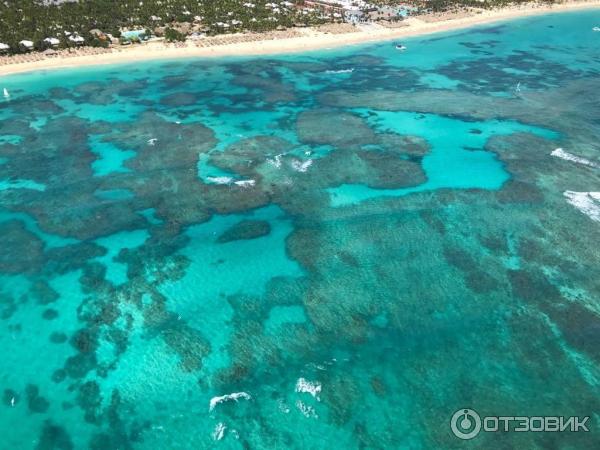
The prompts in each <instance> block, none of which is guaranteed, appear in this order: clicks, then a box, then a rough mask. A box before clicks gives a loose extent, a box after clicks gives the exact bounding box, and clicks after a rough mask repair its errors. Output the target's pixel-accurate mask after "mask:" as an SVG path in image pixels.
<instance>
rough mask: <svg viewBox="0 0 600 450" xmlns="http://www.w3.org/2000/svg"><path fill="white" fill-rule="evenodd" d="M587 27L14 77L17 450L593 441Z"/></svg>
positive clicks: (582, 444) (6, 339)
mask: <svg viewBox="0 0 600 450" xmlns="http://www.w3.org/2000/svg"><path fill="white" fill-rule="evenodd" d="M594 26H600V11H597V10H591V11H585V12H577V13H563V14H554V15H546V16H539V17H535V18H527V19H522V20H516V21H512V22H506V23H497V24H493V25H488V26H482V27H474V28H470V29H465V30H460V31H456V32H453V33H447V34H434V35H428V36H422V37H418V38H411V39H407V40H405V41H404V42H403V43H404V44H405V45H406V46H407V47H408V49H407V51H405V52H399V51H397V50H396V49H395V48H394V43H392V42H382V43H378V44H375V45H368V46H353V47H345V48H339V49H333V50H325V51H319V52H311V53H305V54H295V55H283V56H268V57H260V58H229V59H195V60H177V61H155V62H143V63H137V64H128V65H118V66H100V67H87V68H81V69H69V70H58V71H49V72H44V73H31V74H22V75H16V76H8V77H3V78H0V87H1V88H6V89H8V90H9V92H10V98H7V99H2V100H1V101H0V249H1V250H0V325H1V326H0V348H1V349H2V363H1V364H0V396H1V397H0V431H1V435H0V436H1V441H0V448H6V449H83V448H92V449H204V448H226V449H331V448H343V449H400V448H402V449H446V448H448V449H452V448H472V449H475V448H486V449H509V448H519V449H546V448H553V449H579V448H586V449H592V448H600V437H599V436H600V435H599V432H600V428H599V427H600V420H599V419H600V416H599V414H600V402H599V400H598V399H599V394H600V384H599V383H600V366H599V364H600V351H599V349H600V302H599V301H600V276H599V274H600V120H599V118H600V96H598V92H600V33H597V32H594V31H592V28H593V27H594ZM556 149H562V150H559V151H557V150H556ZM466 407H469V408H473V409H474V410H476V411H478V412H479V413H480V414H481V415H482V416H484V415H505V416H519V415H521V416H522V415H562V416H570V415H578V416H590V421H589V422H588V425H589V427H590V430H591V431H590V432H589V433H568V432H567V433H516V432H512V433H510V432H509V433H481V434H480V435H479V436H478V437H476V438H475V439H474V440H472V441H462V440H459V439H457V438H456V437H455V436H454V435H453V434H452V432H451V429H450V418H451V416H452V414H453V413H454V412H455V411H456V410H458V409H459V408H466Z"/></svg>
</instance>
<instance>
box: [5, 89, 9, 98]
mask: <svg viewBox="0 0 600 450" xmlns="http://www.w3.org/2000/svg"><path fill="white" fill-rule="evenodd" d="M8 97H10V94H9V93H8V89H6V88H4V98H8Z"/></svg>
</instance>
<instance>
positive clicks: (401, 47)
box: [396, 44, 406, 51]
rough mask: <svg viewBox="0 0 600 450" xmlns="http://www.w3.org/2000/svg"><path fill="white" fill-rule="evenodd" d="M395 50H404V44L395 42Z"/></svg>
mask: <svg viewBox="0 0 600 450" xmlns="http://www.w3.org/2000/svg"><path fill="white" fill-rule="evenodd" d="M396 50H400V51H404V50H406V46H405V45H402V44H396Z"/></svg>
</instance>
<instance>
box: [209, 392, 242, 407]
mask: <svg viewBox="0 0 600 450" xmlns="http://www.w3.org/2000/svg"><path fill="white" fill-rule="evenodd" d="M240 398H243V399H244V400H250V399H251V398H252V397H251V396H250V394H248V393H246V392H234V393H232V394H227V395H221V396H218V397H213V398H211V399H210V408H209V411H212V410H213V409H215V406H217V405H218V404H219V403H222V402H228V401H230V400H234V401H236V402H237V401H238V399H240Z"/></svg>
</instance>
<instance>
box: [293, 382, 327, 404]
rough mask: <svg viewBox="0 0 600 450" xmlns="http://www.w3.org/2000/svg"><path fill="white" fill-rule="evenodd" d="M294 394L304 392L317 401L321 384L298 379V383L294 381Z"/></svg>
mask: <svg viewBox="0 0 600 450" xmlns="http://www.w3.org/2000/svg"><path fill="white" fill-rule="evenodd" d="M296 392H306V393H308V394H310V395H312V396H313V397H314V398H316V399H317V400H319V394H320V393H321V383H319V382H318V381H308V380H307V379H305V378H298V381H296Z"/></svg>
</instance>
